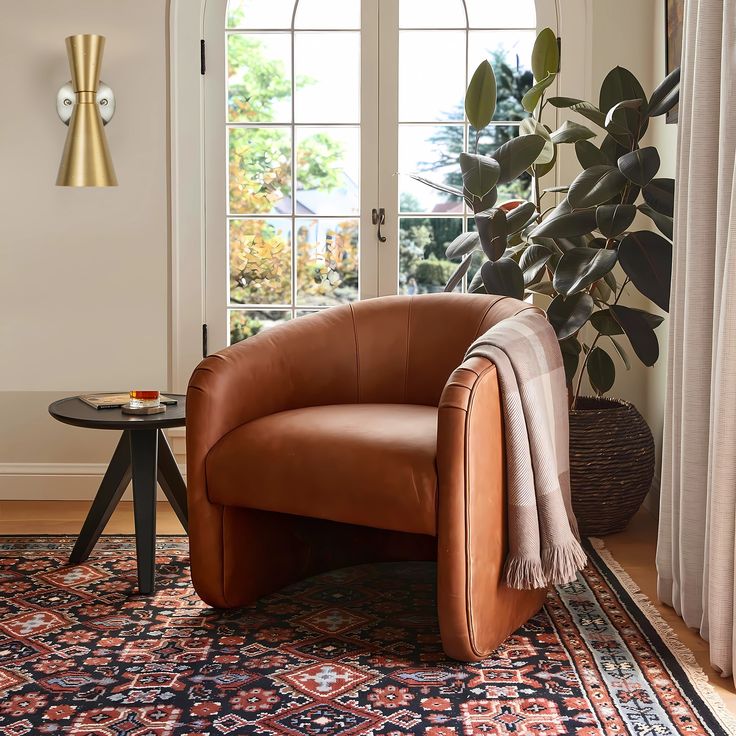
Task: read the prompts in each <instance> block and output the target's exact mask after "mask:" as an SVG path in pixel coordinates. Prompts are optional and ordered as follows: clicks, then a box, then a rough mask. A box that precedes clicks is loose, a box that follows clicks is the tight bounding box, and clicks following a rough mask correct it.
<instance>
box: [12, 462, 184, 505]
mask: <svg viewBox="0 0 736 736" xmlns="http://www.w3.org/2000/svg"><path fill="white" fill-rule="evenodd" d="M106 469H107V465H105V464H104V463H0V501H91V500H92V499H93V498H94V497H95V494H96V493H97V489H98V487H99V485H100V482H101V481H102V476H103V475H104V473H105V470H106ZM179 469H180V470H181V472H182V475H184V477H186V474H185V468H184V467H183V466H179ZM158 496H159V500H163V499H164V496H163V493H162V492H161V490H159V492H158ZM123 499H124V500H128V501H130V500H132V493H131V489H130V488H128V490H127V491H126V492H125V495H124V496H123Z"/></svg>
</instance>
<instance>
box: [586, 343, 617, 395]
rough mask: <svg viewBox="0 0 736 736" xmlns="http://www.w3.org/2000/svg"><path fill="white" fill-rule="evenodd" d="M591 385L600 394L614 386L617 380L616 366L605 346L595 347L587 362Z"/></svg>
mask: <svg viewBox="0 0 736 736" xmlns="http://www.w3.org/2000/svg"><path fill="white" fill-rule="evenodd" d="M586 367H587V370H588V378H589V379H590V385H591V386H592V387H593V390H594V391H595V392H596V394H597V395H598V396H600V395H601V394H605V393H606V391H610V390H611V388H613V384H614V382H615V381H616V366H614V364H613V361H612V360H611V356H610V355H609V354H608V353H607V352H606V351H605V350H604V349H603V348H598V347H596V348H593V349H592V350H591V351H590V354H589V355H588V362H587V364H586Z"/></svg>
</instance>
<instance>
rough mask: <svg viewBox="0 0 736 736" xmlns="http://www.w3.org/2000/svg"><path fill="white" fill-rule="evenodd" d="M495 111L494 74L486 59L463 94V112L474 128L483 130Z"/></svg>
mask: <svg viewBox="0 0 736 736" xmlns="http://www.w3.org/2000/svg"><path fill="white" fill-rule="evenodd" d="M495 111H496V75H495V74H494V73H493V67H492V66H491V65H490V64H489V63H488V61H482V62H481V63H480V64H479V65H478V68H477V69H476V70H475V73H474V74H473V78H472V79H471V80H470V84H469V85H468V91H467V93H466V94H465V114H466V115H467V116H468V120H469V121H470V124H471V125H472V126H473V127H474V128H475V129H476V130H483V128H485V127H486V125H488V123H490V122H491V120H493V113H494V112H495Z"/></svg>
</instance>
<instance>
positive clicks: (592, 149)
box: [575, 141, 613, 169]
mask: <svg viewBox="0 0 736 736" xmlns="http://www.w3.org/2000/svg"><path fill="white" fill-rule="evenodd" d="M575 155H576V156H577V157H578V161H579V162H580V165H581V166H582V167H583V168H584V169H589V168H591V167H592V166H611V165H612V164H613V162H612V161H611V159H609V158H608V156H606V154H605V153H603V151H601V149H600V148H598V146H596V145H595V144H593V143H591V142H590V141H577V142H576V143H575Z"/></svg>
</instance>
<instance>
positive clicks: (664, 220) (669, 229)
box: [639, 204, 674, 240]
mask: <svg viewBox="0 0 736 736" xmlns="http://www.w3.org/2000/svg"><path fill="white" fill-rule="evenodd" d="M639 212H641V213H642V214H643V215H646V216H647V217H648V218H649V219H650V220H651V221H652V222H653V223H654V224H655V225H656V226H657V229H658V230H659V232H661V233H662V235H664V236H665V237H667V238H669V239H670V240H672V235H673V229H674V228H673V225H672V218H671V217H667V215H662V214H660V213H659V212H657V211H656V210H653V209H652V208H651V207H650V206H649V205H648V204H640V205H639Z"/></svg>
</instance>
